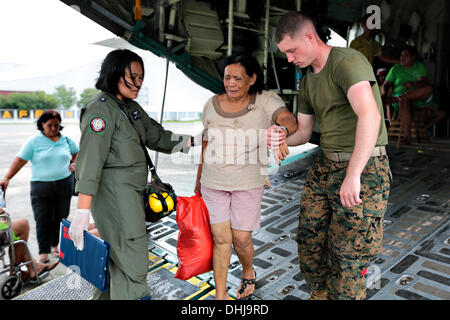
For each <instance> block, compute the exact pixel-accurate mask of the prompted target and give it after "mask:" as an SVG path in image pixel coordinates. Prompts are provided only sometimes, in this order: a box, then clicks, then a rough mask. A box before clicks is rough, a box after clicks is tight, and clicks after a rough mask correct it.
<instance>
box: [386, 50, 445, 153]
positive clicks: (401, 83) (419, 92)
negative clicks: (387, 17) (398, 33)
mask: <svg viewBox="0 0 450 320" xmlns="http://www.w3.org/2000/svg"><path fill="white" fill-rule="evenodd" d="M417 58H418V53H417V50H416V48H415V47H412V46H405V47H404V48H403V49H402V50H401V56H400V63H399V64H396V65H395V66H393V67H392V68H391V70H390V71H389V73H388V75H387V76H386V81H385V82H384V84H383V87H382V95H383V98H384V100H385V101H386V102H387V103H392V107H393V108H394V109H395V110H396V111H397V112H399V116H400V119H401V120H402V125H403V130H404V137H403V139H402V140H401V142H400V143H402V144H410V143H411V113H412V112H413V109H415V108H419V109H420V108H426V109H427V110H428V111H430V112H429V113H430V114H429V115H428V116H427V118H433V117H436V116H439V115H441V114H442V112H439V111H438V106H437V105H436V103H434V102H433V87H432V86H431V85H430V84H429V83H428V79H427V77H428V72H427V68H426V67H425V65H424V64H423V63H422V62H419V61H417ZM391 88H392V89H393V91H392V95H391V98H387V96H388V92H389V90H390V89H391Z"/></svg>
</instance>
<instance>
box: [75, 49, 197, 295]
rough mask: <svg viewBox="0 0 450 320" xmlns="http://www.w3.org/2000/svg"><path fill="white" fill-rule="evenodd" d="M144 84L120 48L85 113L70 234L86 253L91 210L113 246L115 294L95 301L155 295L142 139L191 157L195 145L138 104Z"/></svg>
mask: <svg viewBox="0 0 450 320" xmlns="http://www.w3.org/2000/svg"><path fill="white" fill-rule="evenodd" d="M143 79H144V63H143V61H142V58H141V57H139V56H138V55H137V54H136V53H134V52H132V51H130V50H114V51H112V52H110V53H109V54H108V55H107V56H106V58H105V60H104V61H103V63H102V66H101V70H100V76H99V78H98V80H97V83H96V88H97V89H99V90H101V93H100V94H99V95H97V96H96V97H95V98H93V99H92V100H91V101H90V102H89V103H88V104H87V105H86V106H84V107H83V108H82V109H81V116H80V128H81V138H80V152H79V156H78V161H77V167H76V171H75V175H76V179H77V184H76V191H78V192H79V195H78V205H77V210H76V212H75V215H74V218H73V219H72V223H71V226H70V228H69V236H70V238H71V239H72V240H73V242H74V245H75V246H76V247H77V248H78V250H83V247H84V237H83V231H85V230H86V231H87V230H88V226H89V220H90V216H91V213H92V217H93V218H94V221H95V227H96V228H97V230H98V233H99V235H100V237H101V238H102V239H103V240H105V241H107V242H109V243H110V244H111V255H110V285H109V289H108V291H107V292H104V293H103V292H101V291H100V290H98V289H96V288H94V299H96V300H97V299H120V300H135V299H149V298H150V290H149V288H148V286H147V283H146V277H147V271H148V265H149V261H148V244H147V233H146V224H145V213H144V203H143V191H144V188H145V185H146V183H147V177H148V169H147V163H146V158H145V154H144V151H143V150H142V148H141V145H140V139H142V141H143V143H144V144H145V146H146V147H148V148H150V149H152V150H157V151H160V152H164V153H173V152H176V151H183V152H188V151H189V148H190V147H191V144H192V141H193V139H192V137H191V136H187V135H176V134H173V133H172V132H171V131H168V130H165V129H164V128H163V127H162V126H161V125H160V124H159V123H157V122H156V121H154V120H153V119H151V118H150V117H149V116H148V114H147V113H146V112H145V111H144V110H143V109H142V108H141V106H140V105H139V104H138V103H137V102H135V101H134V100H133V99H136V98H137V96H138V93H139V90H140V88H141V86H142V83H143ZM124 113H125V114H124ZM127 116H128V119H127ZM138 132H139V134H138Z"/></svg>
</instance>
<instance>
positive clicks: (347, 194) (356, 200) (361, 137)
mask: <svg viewBox="0 0 450 320" xmlns="http://www.w3.org/2000/svg"><path fill="white" fill-rule="evenodd" d="M347 97H348V100H349V102H350V105H351V106H352V109H353V111H354V112H355V114H356V116H357V117H358V122H357V127H356V138H355V147H354V150H353V153H352V157H351V159H350V162H349V165H348V168H347V174H346V176H345V179H344V182H343V183H342V186H341V190H340V197H341V202H342V205H343V206H345V207H348V208H351V207H354V206H358V205H360V204H361V203H362V201H361V199H360V191H361V173H362V171H363V170H364V168H365V166H366V165H367V162H368V161H369V159H370V156H371V154H372V152H373V150H374V148H375V145H376V143H377V139H378V134H379V130H380V125H381V120H382V119H381V115H380V112H379V111H378V106H377V103H376V101H375V98H374V96H373V92H372V88H371V86H370V83H369V82H368V81H362V82H359V83H357V84H355V85H353V86H352V87H350V89H349V90H348V92H347Z"/></svg>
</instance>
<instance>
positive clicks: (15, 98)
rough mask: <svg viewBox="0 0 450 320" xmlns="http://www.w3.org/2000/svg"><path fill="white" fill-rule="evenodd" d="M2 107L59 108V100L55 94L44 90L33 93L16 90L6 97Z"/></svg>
mask: <svg viewBox="0 0 450 320" xmlns="http://www.w3.org/2000/svg"><path fill="white" fill-rule="evenodd" d="M5 100H6V101H5V103H4V104H3V106H2V108H4V109H20V110H32V109H57V108H58V106H59V103H58V101H57V100H56V98H55V97H54V96H53V95H50V94H46V93H45V92H44V91H36V92H32V93H22V92H15V93H11V94H10V95H9V96H8V97H7V98H6V99H5Z"/></svg>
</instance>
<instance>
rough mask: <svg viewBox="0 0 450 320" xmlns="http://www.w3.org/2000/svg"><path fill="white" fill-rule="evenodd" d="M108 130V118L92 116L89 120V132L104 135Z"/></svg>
mask: <svg viewBox="0 0 450 320" xmlns="http://www.w3.org/2000/svg"><path fill="white" fill-rule="evenodd" d="M105 129H106V118H104V117H99V116H92V117H91V119H90V120H89V132H92V133H97V134H101V135H103V133H104V131H105Z"/></svg>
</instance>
